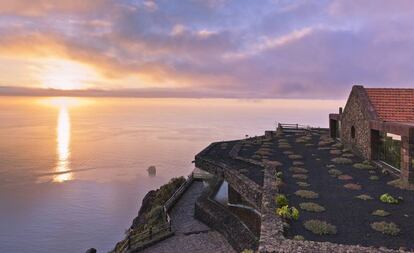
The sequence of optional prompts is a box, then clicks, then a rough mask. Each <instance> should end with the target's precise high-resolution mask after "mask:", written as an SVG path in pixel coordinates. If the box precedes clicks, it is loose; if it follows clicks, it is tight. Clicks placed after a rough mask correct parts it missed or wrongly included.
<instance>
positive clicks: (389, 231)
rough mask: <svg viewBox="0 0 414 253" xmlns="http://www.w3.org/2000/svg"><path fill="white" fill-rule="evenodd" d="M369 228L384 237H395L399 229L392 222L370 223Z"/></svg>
mask: <svg viewBox="0 0 414 253" xmlns="http://www.w3.org/2000/svg"><path fill="white" fill-rule="evenodd" d="M371 228H372V229H374V230H375V231H378V232H381V233H383V234H385V235H393V236H395V235H398V234H399V233H400V228H399V227H398V226H397V224H395V223H394V222H386V221H381V222H374V223H371Z"/></svg>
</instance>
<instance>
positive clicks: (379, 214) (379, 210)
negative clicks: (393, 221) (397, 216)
mask: <svg viewBox="0 0 414 253" xmlns="http://www.w3.org/2000/svg"><path fill="white" fill-rule="evenodd" d="M372 215H375V216H381V217H385V216H388V215H390V213H389V212H387V211H385V210H382V209H378V210H375V211H374V212H372Z"/></svg>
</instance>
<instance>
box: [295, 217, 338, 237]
mask: <svg viewBox="0 0 414 253" xmlns="http://www.w3.org/2000/svg"><path fill="white" fill-rule="evenodd" d="M303 226H304V227H305V228H306V229H307V230H309V231H311V232H312V233H314V234H316V235H334V234H336V233H337V230H336V226H334V225H332V224H329V223H328V222H326V221H321V220H308V221H305V222H304V223H303Z"/></svg>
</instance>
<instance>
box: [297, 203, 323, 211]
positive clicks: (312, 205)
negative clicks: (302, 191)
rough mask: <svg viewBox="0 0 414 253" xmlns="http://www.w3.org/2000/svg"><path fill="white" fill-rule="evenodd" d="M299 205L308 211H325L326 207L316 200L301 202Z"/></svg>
mask: <svg viewBox="0 0 414 253" xmlns="http://www.w3.org/2000/svg"><path fill="white" fill-rule="evenodd" d="M299 207H300V208H301V209H303V210H305V211H308V212H315V213H320V212H323V211H325V207H323V206H321V205H319V204H317V203H314V202H303V203H300V204H299Z"/></svg>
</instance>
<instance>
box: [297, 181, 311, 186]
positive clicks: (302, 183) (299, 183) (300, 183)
mask: <svg viewBox="0 0 414 253" xmlns="http://www.w3.org/2000/svg"><path fill="white" fill-rule="evenodd" d="M296 184H297V185H298V186H299V187H309V186H310V184H308V183H306V182H302V181H299V182H296Z"/></svg>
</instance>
